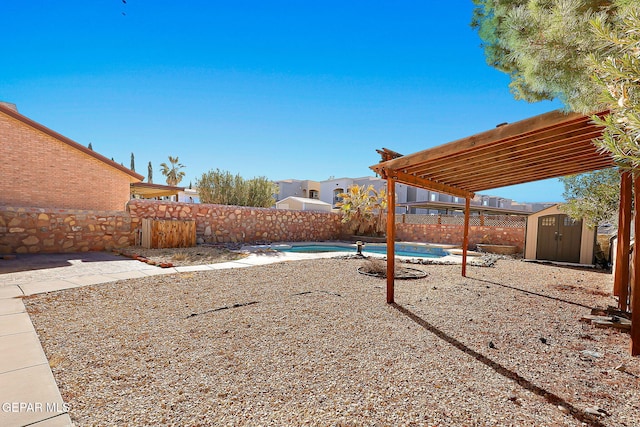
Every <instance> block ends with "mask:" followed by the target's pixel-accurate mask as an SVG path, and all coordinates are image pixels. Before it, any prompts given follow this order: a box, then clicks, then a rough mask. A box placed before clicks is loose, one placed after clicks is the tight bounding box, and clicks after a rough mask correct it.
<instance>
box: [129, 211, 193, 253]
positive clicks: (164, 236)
mask: <svg viewBox="0 0 640 427" xmlns="http://www.w3.org/2000/svg"><path fill="white" fill-rule="evenodd" d="M141 245H142V247H145V248H153V249H158V248H188V247H192V246H195V245H196V222H195V221H193V220H190V221H182V220H171V219H168V220H167V219H151V218H143V219H142V242H141Z"/></svg>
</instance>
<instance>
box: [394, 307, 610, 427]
mask: <svg viewBox="0 0 640 427" xmlns="http://www.w3.org/2000/svg"><path fill="white" fill-rule="evenodd" d="M390 305H391V306H392V307H393V308H395V309H396V310H398V311H399V312H400V313H402V314H404V315H405V316H407V317H408V318H409V319H411V320H413V321H414V322H415V323H417V324H418V325H419V326H421V327H423V328H424V329H426V330H427V331H429V332H431V333H432V334H434V335H435V336H437V337H438V338H440V339H442V340H444V341H446V342H448V343H449V344H451V345H452V346H454V347H456V348H457V349H458V350H460V351H462V352H464V353H466V354H468V355H469V356H472V357H473V358H475V359H476V360H478V361H479V362H481V363H483V364H485V365H486V366H488V367H490V368H491V369H493V370H494V371H496V372H497V373H498V374H500V375H502V376H503V377H505V378H507V379H510V380H512V381H514V382H515V383H517V384H518V385H520V386H521V387H523V388H525V389H527V390H529V391H530V392H532V393H535V394H537V395H538V396H540V397H543V398H544V399H545V400H546V401H547V402H549V403H551V404H553V405H555V406H558V405H562V406H564V407H565V408H567V409H568V410H569V413H570V414H571V416H573V418H575V419H576V420H578V421H580V422H583V423H586V424H587V425H589V426H593V427H604V426H605V425H604V424H602V423H601V422H600V421H599V420H597V419H595V417H594V416H593V415H590V414H587V413H586V412H584V411H581V410H580V409H578V408H576V407H575V406H573V405H572V404H571V403H569V402H567V401H566V400H564V399H563V398H561V397H560V396H558V395H556V394H553V393H551V392H548V391H547V390H545V389H543V388H542V387H539V386H537V385H535V384H533V383H532V382H531V381H529V380H527V379H526V378H523V377H522V376H520V375H519V374H518V373H516V372H513V371H511V370H509V369H507V368H505V367H504V366H502V365H501V364H499V363H497V362H494V361H493V360H491V359H489V358H488V357H487V356H485V355H484V354H481V353H478V352H477V351H475V350H473V349H471V348H469V347H467V346H466V345H464V344H463V343H462V342H460V341H458V340H457V339H455V338H453V337H452V336H449V335H447V334H446V333H445V332H443V331H441V330H440V329H438V328H436V327H435V326H433V325H432V324H430V323H429V322H427V321H426V320H424V319H423V318H421V317H420V316H418V315H416V314H415V313H413V312H411V311H410V310H408V309H406V308H404V307H403V306H401V305H398V304H397V303H391V304H390Z"/></svg>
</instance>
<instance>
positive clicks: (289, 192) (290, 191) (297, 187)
mask: <svg viewBox="0 0 640 427" xmlns="http://www.w3.org/2000/svg"><path fill="white" fill-rule="evenodd" d="M276 184H277V185H278V194H276V195H275V196H276V201H278V200H283V199H286V198H287V197H290V196H295V197H304V198H308V199H316V200H318V199H319V198H320V183H319V182H316V181H309V180H304V181H302V180H299V179H284V180H282V181H276Z"/></svg>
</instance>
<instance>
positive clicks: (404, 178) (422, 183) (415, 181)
mask: <svg viewBox="0 0 640 427" xmlns="http://www.w3.org/2000/svg"><path fill="white" fill-rule="evenodd" d="M382 175H383V178H384V177H387V178H392V179H395V180H396V181H397V182H399V183H403V184H408V185H411V186H413V187H419V188H424V189H427V190H433V191H438V192H440V193H445V194H450V195H452V196H458V197H469V196H471V197H473V196H474V194H473V193H472V192H470V191H465V190H462V189H460V188H456V187H453V186H450V185H446V184H442V183H440V182H437V181H432V180H430V179H426V178H421V177H418V176H415V175H410V174H408V173H404V172H402V171H398V170H394V169H386V168H385V169H384V173H383V174H382Z"/></svg>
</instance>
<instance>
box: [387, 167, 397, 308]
mask: <svg viewBox="0 0 640 427" xmlns="http://www.w3.org/2000/svg"><path fill="white" fill-rule="evenodd" d="M395 241H396V182H395V179H394V178H393V177H390V176H387V303H389V304H391V303H393V291H394V289H393V288H394V284H395V283H394V281H395V270H396V248H395V246H396V245H395Z"/></svg>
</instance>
